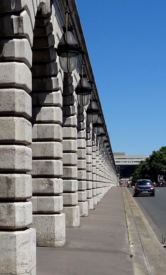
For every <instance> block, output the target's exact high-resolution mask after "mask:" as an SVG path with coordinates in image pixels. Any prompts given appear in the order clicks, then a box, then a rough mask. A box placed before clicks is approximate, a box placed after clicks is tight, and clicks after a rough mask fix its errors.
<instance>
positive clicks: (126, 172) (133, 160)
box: [114, 152, 148, 178]
mask: <svg viewBox="0 0 166 275" xmlns="http://www.w3.org/2000/svg"><path fill="white" fill-rule="evenodd" d="M147 157H148V156H144V155H126V153H124V152H114V159H115V164H116V167H117V171H118V173H119V177H120V178H130V177H131V175H132V173H133V172H134V170H135V169H136V167H137V166H138V165H139V164H140V162H141V161H144V160H145V159H146V158H147Z"/></svg>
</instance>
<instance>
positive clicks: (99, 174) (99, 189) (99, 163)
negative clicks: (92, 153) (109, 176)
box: [97, 140, 103, 201]
mask: <svg viewBox="0 0 166 275" xmlns="http://www.w3.org/2000/svg"><path fill="white" fill-rule="evenodd" d="M101 142H102V141H101V140H100V144H99V147H98V148H99V150H98V160H97V198H98V201H100V200H101V197H102V193H103V188H102V187H103V185H102V180H103V178H102V176H103V174H102V169H103V166H102V143H101Z"/></svg>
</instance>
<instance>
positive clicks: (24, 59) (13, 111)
mask: <svg viewBox="0 0 166 275" xmlns="http://www.w3.org/2000/svg"><path fill="white" fill-rule="evenodd" d="M11 2H13V4H12V3H11ZM30 6H31V5H29V4H27V5H26V9H25V7H24V5H23V4H22V3H21V1H6V0H1V1H0V26H1V28H0V129H1V130H0V171H1V173H0V275H4V274H6V275H9V274H13V275H19V274H22V275H29V274H33V275H35V274H36V236H35V235H36V234H35V230H34V229H32V228H31V224H32V204H31V200H30V199H31V196H32V184H31V175H30V171H31V169H32V151H31V148H30V147H29V145H30V144H31V139H32V135H31V133H32V126H31V122H30V120H31V97H30V92H31V89H32V77H31V64H32V51H31V46H32V37H33V23H34V12H35V11H34V10H32V9H31V8H32V7H30ZM32 12H33V14H32ZM30 22H31V23H30ZM27 24H29V25H28V27H27Z"/></svg>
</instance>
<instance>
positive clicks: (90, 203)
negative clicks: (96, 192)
mask: <svg viewBox="0 0 166 275" xmlns="http://www.w3.org/2000/svg"><path fill="white" fill-rule="evenodd" d="M86 181H87V200H88V208H89V209H94V201H93V195H92V124H91V123H88V121H87V131H86Z"/></svg>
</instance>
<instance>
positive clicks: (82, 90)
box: [76, 65, 92, 107]
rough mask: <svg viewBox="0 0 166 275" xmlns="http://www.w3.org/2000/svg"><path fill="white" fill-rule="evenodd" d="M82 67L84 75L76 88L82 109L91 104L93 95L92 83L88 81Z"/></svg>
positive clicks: (82, 74)
mask: <svg viewBox="0 0 166 275" xmlns="http://www.w3.org/2000/svg"><path fill="white" fill-rule="evenodd" d="M83 66H84V65H82V73H81V75H80V81H79V83H78V86H77V88H76V94H77V100H78V104H79V105H80V107H86V106H88V105H89V103H90V98H91V93H92V85H91V83H90V81H88V79H87V77H86V75H85V74H84V72H83V70H84V69H83Z"/></svg>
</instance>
